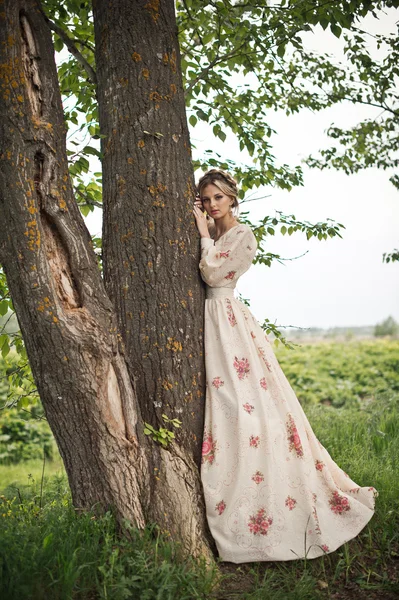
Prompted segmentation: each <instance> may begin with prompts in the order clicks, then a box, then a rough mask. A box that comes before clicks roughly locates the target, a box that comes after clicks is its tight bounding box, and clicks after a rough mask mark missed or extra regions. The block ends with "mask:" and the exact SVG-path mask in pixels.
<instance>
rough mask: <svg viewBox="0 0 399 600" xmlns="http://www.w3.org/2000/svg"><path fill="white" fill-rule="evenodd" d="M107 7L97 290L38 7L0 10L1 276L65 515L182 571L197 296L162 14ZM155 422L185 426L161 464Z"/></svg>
mask: <svg viewBox="0 0 399 600" xmlns="http://www.w3.org/2000/svg"><path fill="white" fill-rule="evenodd" d="M110 4H111V3H109V2H108V0H101V1H99V0H97V1H96V2H95V3H94V17H95V28H96V42H97V44H98V49H97V51H96V62H97V69H98V98H99V105H100V113H101V127H102V130H103V132H104V133H106V134H107V136H108V137H107V138H106V140H105V143H104V146H103V151H104V154H105V158H104V201H105V211H104V266H105V268H104V273H105V286H104V282H103V280H102V278H101V274H100V271H99V268H98V264H97V259H96V256H95V253H94V251H93V248H92V245H91V240H90V235H89V233H88V231H87V229H86V226H85V224H84V221H83V218H82V216H81V214H80V212H79V209H78V207H77V205H76V202H75V200H74V197H73V190H72V186H71V182H70V178H69V174H68V164H67V155H66V141H65V140H66V127H65V123H64V118H63V109H62V103H61V96H60V91H59V86H58V80H57V72H56V65H55V61H54V50H53V45H52V39H51V33H50V30H49V28H48V25H47V23H46V21H45V19H44V17H43V14H42V12H41V10H40V4H39V3H38V2H37V1H36V0H1V6H0V9H1V10H0V27H1V31H0V43H1V46H0V48H1V50H0V52H1V66H0V86H1V87H0V128H1V129H0V135H1V137H0V159H1V174H0V218H1V222H2V227H1V228H0V261H1V263H2V265H3V268H4V270H5V273H6V276H7V281H8V284H9V288H10V293H11V297H12V299H13V303H14V306H15V310H16V314H17V317H18V321H19V324H20V327H21V331H22V334H23V338H24V341H25V344H26V349H27V353H28V357H29V361H30V364H31V367H32V372H33V375H34V378H35V381H36V384H37V387H38V391H39V393H40V397H41V400H42V403H43V406H44V409H45V413H46V416H47V419H48V421H49V424H50V427H51V429H52V431H53V433H54V436H55V439H56V441H57V444H58V447H59V450H60V453H61V456H62V458H63V461H64V463H65V467H66V471H67V474H68V478H69V483H70V486H71V490H72V497H73V502H74V505H75V506H76V507H77V508H82V509H86V508H91V507H93V505H97V506H98V507H99V509H100V510H103V509H108V508H109V507H113V508H114V509H115V512H116V515H117V517H118V519H120V520H121V519H122V518H123V517H124V518H128V519H130V520H131V521H133V522H134V523H135V524H137V525H138V526H140V527H142V526H143V525H144V524H145V523H147V522H148V521H156V522H157V523H158V524H159V525H160V527H161V530H162V531H167V532H169V534H170V535H171V536H172V537H173V538H174V539H176V540H179V541H180V542H182V544H183V548H184V550H185V552H186V553H190V554H193V555H196V556H198V555H200V554H202V555H206V556H208V557H210V556H211V554H210V551H209V545H208V541H207V534H206V525H205V517H204V506H203V501H202V490H201V486H200V480H199V472H198V463H199V446H200V439H201V431H202V421H203V392H204V390H203V381H202V379H201V374H202V373H203V357H202V310H201V309H200V308H199V307H201V306H202V301H203V289H202V286H201V283H200V279H199V276H198V272H197V261H198V243H197V242H198V238H197V236H195V235H192V234H193V232H194V225H193V223H192V216H191V203H192V200H193V187H192V186H193V174H192V168H191V166H190V152H189V149H190V146H189V140H188V133H187V125H186V120H185V119H186V117H185V110H184V101H183V92H182V86H181V78H180V71H179V58H178V46H177V37H176V26H175V21H174V8H173V2H172V1H171V0H168V1H167V2H166V1H165V2H163V3H162V6H160V4H159V2H158V1H152V0H151V1H149V2H147V3H146V2H128V1H127V0H116V1H114V2H113V3H112V11H113V12H110ZM143 33H145V34H146V35H147V36H152V41H151V43H149V44H146V42H145V37H144V36H143ZM151 52H152V54H151ZM117 53H119V54H117ZM147 72H148V73H147ZM190 239H191V242H190ZM105 288H106V289H105ZM107 292H108V293H107ZM158 407H159V409H160V410H157V409H158ZM181 411H182V412H181ZM163 412H165V413H167V414H168V415H169V416H170V417H171V418H173V417H179V418H180V420H181V421H182V422H183V425H182V434H181V435H180V436H179V437H178V438H177V441H176V443H173V444H171V445H170V446H169V447H168V448H167V449H163V448H161V447H160V446H158V445H157V444H156V443H155V442H153V441H152V440H150V439H149V438H148V437H147V436H145V435H144V433H143V423H144V421H147V420H148V421H150V422H151V423H153V424H154V426H155V425H159V424H163V423H162V421H161V420H160V415H161V414H162V413H163ZM208 539H209V537H208Z"/></svg>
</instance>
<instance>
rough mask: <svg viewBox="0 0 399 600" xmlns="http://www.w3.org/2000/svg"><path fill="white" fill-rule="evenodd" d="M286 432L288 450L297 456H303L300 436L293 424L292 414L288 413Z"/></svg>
mask: <svg viewBox="0 0 399 600" xmlns="http://www.w3.org/2000/svg"><path fill="white" fill-rule="evenodd" d="M286 427H287V432H288V442H289V450H290V452H295V454H296V455H297V457H298V458H302V457H303V448H302V442H301V438H300V437H299V433H298V430H297V428H296V425H295V421H294V419H293V418H292V415H288V421H287V423H286Z"/></svg>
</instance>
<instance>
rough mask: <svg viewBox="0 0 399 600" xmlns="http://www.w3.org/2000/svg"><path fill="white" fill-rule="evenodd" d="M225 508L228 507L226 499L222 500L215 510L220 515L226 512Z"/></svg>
mask: <svg viewBox="0 0 399 600" xmlns="http://www.w3.org/2000/svg"><path fill="white" fill-rule="evenodd" d="M225 508H226V502H225V501H224V500H221V501H220V502H218V503H217V504H216V506H215V510H216V511H217V512H218V515H219V516H220V515H222V514H223V513H224V511H225Z"/></svg>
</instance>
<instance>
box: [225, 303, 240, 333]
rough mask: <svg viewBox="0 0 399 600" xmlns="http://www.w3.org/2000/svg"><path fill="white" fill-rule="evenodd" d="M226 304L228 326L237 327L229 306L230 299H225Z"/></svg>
mask: <svg viewBox="0 0 399 600" xmlns="http://www.w3.org/2000/svg"><path fill="white" fill-rule="evenodd" d="M226 304H227V318H228V320H229V323H230V325H231V326H232V327H234V325H237V319H236V316H235V314H234V311H233V307H232V306H231V300H230V298H226Z"/></svg>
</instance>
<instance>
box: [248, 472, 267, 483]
mask: <svg viewBox="0 0 399 600" xmlns="http://www.w3.org/2000/svg"><path fill="white" fill-rule="evenodd" d="M251 479H252V481H254V482H255V483H256V485H259V484H260V483H262V481H264V480H265V476H264V475H263V473H261V471H255V473H254V474H253V475H252V477H251Z"/></svg>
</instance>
